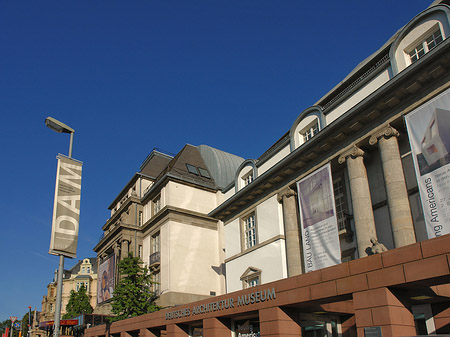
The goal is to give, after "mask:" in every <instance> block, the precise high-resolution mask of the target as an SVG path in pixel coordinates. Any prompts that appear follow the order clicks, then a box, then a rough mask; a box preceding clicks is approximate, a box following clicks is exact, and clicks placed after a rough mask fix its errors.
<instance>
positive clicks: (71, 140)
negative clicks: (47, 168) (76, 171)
mask: <svg viewBox="0 0 450 337" xmlns="http://www.w3.org/2000/svg"><path fill="white" fill-rule="evenodd" d="M72 145H73V132H71V133H70V143H69V158H72Z"/></svg>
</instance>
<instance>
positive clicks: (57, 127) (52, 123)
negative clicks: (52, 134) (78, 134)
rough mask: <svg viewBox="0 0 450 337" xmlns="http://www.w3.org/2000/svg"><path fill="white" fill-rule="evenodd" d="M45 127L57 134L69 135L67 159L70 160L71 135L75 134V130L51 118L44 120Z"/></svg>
mask: <svg viewBox="0 0 450 337" xmlns="http://www.w3.org/2000/svg"><path fill="white" fill-rule="evenodd" d="M45 125H47V126H48V127H49V128H50V129H52V130H53V131H56V132H58V133H70V144H69V158H72V144H73V134H74V133H75V130H74V129H72V128H71V127H70V126H67V125H66V124H64V123H63V122H60V121H58V120H56V119H54V118H53V117H47V118H46V119H45Z"/></svg>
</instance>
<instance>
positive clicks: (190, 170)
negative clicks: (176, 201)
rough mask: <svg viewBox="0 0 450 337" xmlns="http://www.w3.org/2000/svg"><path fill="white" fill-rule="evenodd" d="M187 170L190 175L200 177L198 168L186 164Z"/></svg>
mask: <svg viewBox="0 0 450 337" xmlns="http://www.w3.org/2000/svg"><path fill="white" fill-rule="evenodd" d="M186 168H187V170H188V172H189V173H192V174H195V175H196V176H198V175H199V173H198V170H197V168H196V167H195V166H194V165H191V164H186Z"/></svg>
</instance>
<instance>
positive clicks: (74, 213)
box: [49, 154, 83, 257]
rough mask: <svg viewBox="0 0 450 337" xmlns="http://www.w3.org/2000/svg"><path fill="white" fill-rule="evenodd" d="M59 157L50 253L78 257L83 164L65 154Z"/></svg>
mask: <svg viewBox="0 0 450 337" xmlns="http://www.w3.org/2000/svg"><path fill="white" fill-rule="evenodd" d="M57 159H58V168H57V173H56V187H55V201H54V205H53V223H52V235H51V240H50V250H49V254H53V255H64V256H68V257H76V253H77V242H78V224H79V219H80V197H81V166H82V165H83V163H81V162H80V161H77V160H74V159H72V158H68V157H65V156H63V155H61V154H60V155H58V157H57Z"/></svg>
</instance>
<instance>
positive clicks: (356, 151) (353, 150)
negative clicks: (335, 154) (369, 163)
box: [338, 145, 364, 164]
mask: <svg viewBox="0 0 450 337" xmlns="http://www.w3.org/2000/svg"><path fill="white" fill-rule="evenodd" d="M363 155H364V151H363V150H361V149H360V148H359V147H357V146H356V145H353V146H352V147H350V148H349V149H347V150H345V151H344V152H343V153H342V154H341V155H340V156H339V158H338V162H339V164H343V163H345V161H346V160H347V157H350V156H351V157H353V158H355V157H361V156H363Z"/></svg>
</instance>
